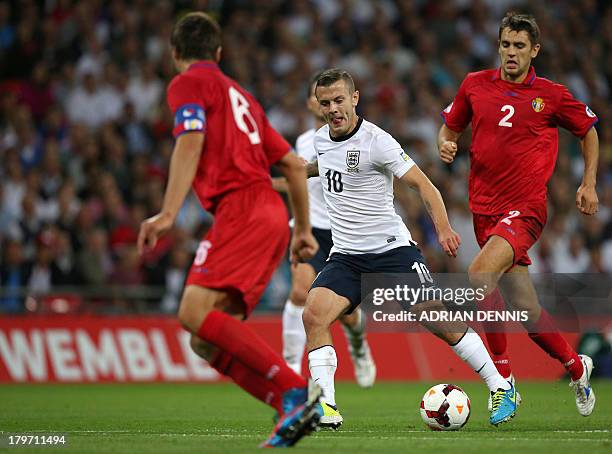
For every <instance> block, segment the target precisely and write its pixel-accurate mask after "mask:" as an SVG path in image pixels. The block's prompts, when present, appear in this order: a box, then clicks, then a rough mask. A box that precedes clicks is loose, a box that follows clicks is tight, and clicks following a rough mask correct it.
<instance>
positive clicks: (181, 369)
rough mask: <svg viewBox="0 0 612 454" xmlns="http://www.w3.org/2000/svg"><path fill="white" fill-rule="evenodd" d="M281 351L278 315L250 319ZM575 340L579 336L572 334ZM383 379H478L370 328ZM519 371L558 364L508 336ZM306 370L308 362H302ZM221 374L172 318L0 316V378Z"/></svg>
mask: <svg viewBox="0 0 612 454" xmlns="http://www.w3.org/2000/svg"><path fill="white" fill-rule="evenodd" d="M247 323H248V324H249V325H250V326H251V327H252V328H253V329H254V330H255V331H256V332H257V333H258V334H259V335H261V336H262V337H263V338H264V339H265V340H266V341H267V342H269V343H270V344H271V345H272V346H273V347H274V348H276V349H277V350H278V351H280V346H281V324H280V318H279V317H254V318H253V319H252V320H249V321H248V322H247ZM567 336H568V337H567V338H568V340H569V341H570V342H571V343H575V341H576V335H575V334H570V335H567ZM334 339H335V342H336V349H337V351H338V363H339V367H338V371H337V373H336V377H337V379H339V380H349V379H352V376H353V374H352V365H351V361H350V358H349V356H348V352H347V349H346V341H345V339H344V335H343V334H342V332H341V330H340V329H339V327H337V326H336V327H335V328H334ZM368 340H369V342H370V345H371V348H372V351H373V354H374V357H375V360H376V363H377V368H378V379H379V380H427V381H452V380H455V381H456V380H470V379H476V378H477V376H476V374H475V373H474V372H473V371H471V370H470V369H469V368H468V367H467V366H466V365H465V364H463V363H462V362H461V360H459V359H458V358H457V357H456V356H455V355H454V353H453V352H452V350H451V349H450V348H449V347H448V346H447V345H445V344H444V343H443V342H442V341H440V340H439V339H437V338H435V337H434V336H432V335H430V334H427V333H369V334H368ZM509 348H510V354H511V356H512V361H513V369H514V372H515V374H516V375H517V376H518V377H520V378H521V379H540V380H542V379H555V378H558V377H559V376H560V375H561V374H562V372H563V371H562V368H561V367H560V366H559V364H558V363H557V362H556V361H555V360H553V359H551V358H549V357H548V356H547V355H546V354H545V353H543V352H542V351H541V350H540V349H539V348H538V347H536V346H535V345H534V344H533V343H532V342H531V340H530V339H529V338H528V337H527V336H526V335H525V334H522V333H521V334H510V335H509ZM303 370H304V371H306V372H307V367H304V369H303ZM220 379H221V377H219V375H218V374H217V373H216V372H215V371H214V370H213V369H211V368H210V367H209V366H208V364H207V363H206V362H205V361H204V360H202V359H200V358H198V357H197V356H196V355H195V354H194V353H193V352H192V351H191V349H190V347H189V334H187V333H186V332H185V331H184V330H183V329H182V328H181V327H180V325H179V324H178V322H177V321H176V319H174V318H171V317H145V316H131V317H101V316H95V317H94V316H80V317H76V316H51V317H49V316H45V317H43V316H28V317H1V318H0V383H37V382H162V381H169V382H186V381H189V382H206V381H215V380H220Z"/></svg>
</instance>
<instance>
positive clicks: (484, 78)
mask: <svg viewBox="0 0 612 454" xmlns="http://www.w3.org/2000/svg"><path fill="white" fill-rule="evenodd" d="M442 117H443V118H444V121H445V123H446V126H447V127H448V128H449V129H451V130H453V131H455V132H461V131H463V130H464V129H465V128H466V127H467V125H468V124H469V123H470V122H471V123H472V145H471V147H470V160H471V164H470V166H471V168H470V177H469V193H470V209H471V211H472V212H473V213H476V214H485V215H497V214H502V213H505V212H507V211H508V210H512V209H515V207H517V206H525V205H528V204H530V203H532V202H534V203H539V204H541V203H543V202H545V201H546V184H547V183H548V180H549V178H550V176H551V175H552V173H553V170H554V167H555V162H556V159H557V143H558V131H557V128H558V127H559V126H561V127H563V128H565V129H567V130H569V131H570V132H571V133H572V134H574V135H575V136H577V137H580V138H582V137H584V136H585V135H586V133H587V132H588V131H589V129H590V128H591V127H592V126H593V125H594V124H595V123H596V122H597V116H596V115H595V114H594V113H593V112H592V111H591V109H589V108H588V107H587V106H586V105H585V104H583V103H581V102H579V101H577V100H576V99H574V97H573V96H572V95H571V93H570V92H569V91H568V89H567V88H565V87H564V86H563V85H560V84H556V83H553V82H551V81H549V80H547V79H544V78H542V77H536V74H535V70H534V68H533V67H531V68H530V69H529V72H528V74H527V77H526V78H525V80H524V81H523V82H522V83H519V84H516V83H511V82H507V81H504V80H502V79H501V77H500V69H491V70H486V71H479V72H476V73H470V74H468V75H467V77H466V78H465V79H464V80H463V82H462V84H461V87H460V88H459V92H458V93H457V96H456V97H455V99H454V100H453V102H452V103H451V104H450V105H449V106H448V107H447V108H446V109H444V111H443V112H442Z"/></svg>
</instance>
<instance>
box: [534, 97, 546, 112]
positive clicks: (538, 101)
mask: <svg viewBox="0 0 612 454" xmlns="http://www.w3.org/2000/svg"><path fill="white" fill-rule="evenodd" d="M544 105H545V104H544V100H543V99H542V98H535V99H534V100H532V101H531V107H533V110H535V111H536V112H542V110H544Z"/></svg>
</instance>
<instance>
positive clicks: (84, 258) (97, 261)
mask: <svg viewBox="0 0 612 454" xmlns="http://www.w3.org/2000/svg"><path fill="white" fill-rule="evenodd" d="M76 265H77V269H78V272H79V275H80V278H81V282H82V283H83V284H85V285H92V286H94V285H95V286H101V285H104V284H106V283H107V281H108V277H109V276H110V274H111V272H112V271H113V260H112V258H111V255H110V252H109V247H108V239H107V234H106V231H105V230H104V229H103V228H100V227H94V228H93V229H90V230H89V231H88V232H87V235H86V240H85V244H84V245H83V247H82V248H81V249H80V251H79V252H78V253H77V256H76Z"/></svg>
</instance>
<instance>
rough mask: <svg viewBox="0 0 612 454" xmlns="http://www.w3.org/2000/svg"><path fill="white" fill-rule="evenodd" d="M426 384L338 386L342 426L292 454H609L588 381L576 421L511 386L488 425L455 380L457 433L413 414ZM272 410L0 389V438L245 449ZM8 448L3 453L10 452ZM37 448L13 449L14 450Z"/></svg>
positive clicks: (199, 396) (151, 390)
mask: <svg viewBox="0 0 612 454" xmlns="http://www.w3.org/2000/svg"><path fill="white" fill-rule="evenodd" d="M433 384H434V383H397V382H396V383H378V384H376V386H375V387H374V388H372V389H368V390H362V389H360V388H358V387H357V386H356V385H354V384H351V383H339V384H337V400H338V404H339V406H340V409H341V411H342V414H343V416H344V418H345V424H344V425H343V426H342V428H341V429H340V430H339V431H337V432H332V431H322V432H319V433H316V434H314V435H312V436H310V437H307V438H305V439H303V440H302V441H301V442H300V443H299V444H298V445H297V446H296V448H295V449H296V451H310V452H314V451H315V450H316V451H317V452H329V453H342V452H346V453H352V454H354V453H357V452H359V453H362V452H376V453H380V452H411V453H414V452H436V453H441V452H452V453H465V452H470V453H471V452H474V453H480V452H482V453H488V454H491V453H493V454H499V453H504V452H508V453H515V452H520V453H521V454H524V453H527V452H538V453H542V452H547V453H548V454H551V453H555V452H556V453H561V452H564V453H573V452H574V453H575V452H580V453H588V454H593V453H597V452H606V453H610V452H612V437H611V435H612V433H611V430H612V411H611V410H610V409H611V407H612V382H610V381H599V382H595V383H594V389H595V390H596V394H597V406H596V408H595V411H594V413H593V415H591V416H590V417H589V418H583V417H581V416H580V415H578V413H577V411H576V408H575V404H574V399H573V396H572V393H571V391H570V389H569V388H568V386H567V382H565V381H561V382H551V383H519V388H518V389H519V391H520V392H521V394H522V396H523V402H524V403H523V405H521V406H520V407H519V410H518V412H517V416H516V417H515V418H514V419H513V420H512V421H511V422H510V423H507V424H504V425H502V426H500V427H499V428H495V427H492V426H490V425H489V423H488V412H487V409H486V398H487V396H486V392H485V389H484V386H483V385H481V384H479V383H467V384H466V383H456V384H457V385H459V386H461V387H463V388H464V390H465V391H466V392H467V393H468V395H469V396H470V399H471V402H472V415H471V418H470V421H469V422H468V424H467V426H466V427H464V428H463V429H462V430H461V431H459V432H432V431H429V430H428V429H426V428H425V426H424V425H423V423H422V422H421V417H420V415H419V403H420V399H421V396H422V394H423V393H424V392H425V391H426V390H427V388H428V387H429V386H430V385H433ZM272 414H273V411H272V410H271V409H270V408H269V407H267V406H265V405H263V404H261V403H259V402H257V401H256V400H255V399H253V398H252V397H250V396H248V395H246V394H245V393H244V392H242V390H240V389H239V388H237V387H236V386H234V385H232V384H229V383H222V384H202V385H195V384H189V385H185V384H160V385H93V384H92V385H1V386H0V431H2V432H4V435H6V434H7V433H10V432H21V433H23V432H28V433H32V432H41V433H43V432H44V433H50V432H64V433H66V434H67V435H68V446H67V447H64V448H63V449H62V448H59V449H54V450H56V451H57V450H66V451H72V452H84V453H85V452H86V453H98V452H100V453H103V452H129V453H141V452H145V453H146V452H155V453H159V454H161V453H168V452H203V453H215V452H219V453H221V452H223V453H226V452H249V451H251V452H252V451H254V450H255V448H256V447H257V445H258V444H259V442H261V441H262V440H264V439H265V438H266V437H267V435H268V433H269V432H270V430H271V429H272ZM11 451H12V450H11ZM27 451H36V452H40V448H38V449H23V448H21V449H19V451H18V452H27Z"/></svg>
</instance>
